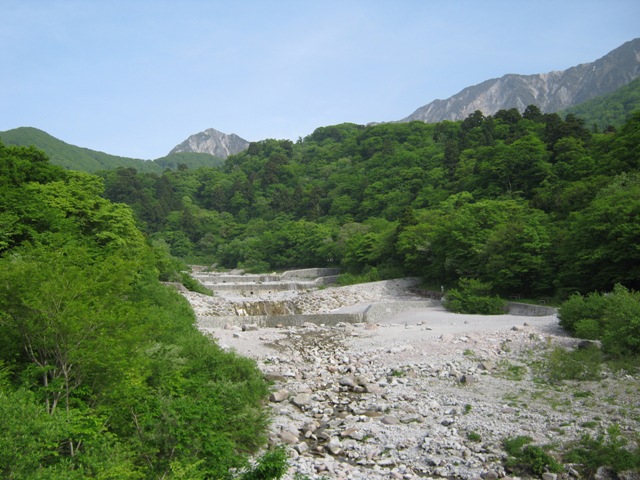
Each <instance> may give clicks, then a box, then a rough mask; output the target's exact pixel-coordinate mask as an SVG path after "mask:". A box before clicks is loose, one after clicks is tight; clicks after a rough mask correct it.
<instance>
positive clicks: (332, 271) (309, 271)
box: [280, 268, 340, 280]
mask: <svg viewBox="0 0 640 480" xmlns="http://www.w3.org/2000/svg"><path fill="white" fill-rule="evenodd" d="M339 273H340V269H339V268H303V269H300V270H289V271H286V272H284V273H282V274H281V275H280V276H281V277H282V279H283V280H284V279H285V278H317V277H333V276H336V275H338V274H339Z"/></svg>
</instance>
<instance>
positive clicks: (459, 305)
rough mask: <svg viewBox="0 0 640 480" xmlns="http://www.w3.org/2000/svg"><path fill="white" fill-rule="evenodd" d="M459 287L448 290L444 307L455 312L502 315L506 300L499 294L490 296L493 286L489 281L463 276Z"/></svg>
mask: <svg viewBox="0 0 640 480" xmlns="http://www.w3.org/2000/svg"><path fill="white" fill-rule="evenodd" d="M458 285H459V287H458V288H452V289H451V290H449V291H448V292H447V295H446V297H445V299H444V301H443V305H444V307H445V308H446V309H447V310H449V311H451V312H455V313H472V314H475V313H477V314H482V315H502V314H503V313H504V307H505V302H504V300H502V299H501V298H500V297H498V296H497V295H496V296H494V297H492V296H490V293H489V292H490V290H491V286H490V285H489V284H488V283H484V282H481V281H479V280H474V279H472V278H461V279H460V281H459V282H458Z"/></svg>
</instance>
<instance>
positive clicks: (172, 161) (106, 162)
mask: <svg viewBox="0 0 640 480" xmlns="http://www.w3.org/2000/svg"><path fill="white" fill-rule="evenodd" d="M0 140H1V141H2V142H3V143H4V144H5V145H18V146H24V147H28V146H35V147H37V148H39V149H40V150H43V151H44V152H45V153H46V154H47V156H48V157H49V160H50V161H51V163H53V164H54V165H59V166H61V167H63V168H65V169H68V170H78V171H81V172H88V173H94V172H97V171H100V170H111V169H114V168H118V167H123V168H135V169H136V170H138V171H141V172H148V173H157V174H161V173H162V172H163V171H164V170H165V169H167V168H170V169H177V168H178V167H179V166H180V165H184V166H186V167H189V168H198V167H205V166H215V165H220V164H222V162H223V160H222V159H221V158H217V157H214V156H212V155H209V154H206V153H194V152H183V153H172V154H170V155H167V156H165V157H161V158H158V159H156V160H141V159H138V158H128V157H119V156H116V155H109V154H107V153H103V152H98V151H95V150H91V149H88V148H82V147H76V146H75V145H70V144H68V143H65V142H63V141H62V140H58V139H57V138H55V137H53V136H51V135H49V134H48V133H46V132H43V131H42V130H38V129H37V128H32V127H20V128H14V129H12V130H7V131H5V132H0Z"/></svg>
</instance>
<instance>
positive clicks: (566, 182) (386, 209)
mask: <svg viewBox="0 0 640 480" xmlns="http://www.w3.org/2000/svg"><path fill="white" fill-rule="evenodd" d="M639 127H640V113H635V114H633V115H631V116H630V117H629V119H628V120H627V122H626V123H624V124H623V125H622V126H621V127H620V128H618V129H616V128H614V127H612V128H609V129H607V130H606V132H604V133H596V132H593V129H591V128H589V127H588V126H587V125H585V122H584V121H583V120H581V119H580V118H579V117H576V116H574V115H567V116H566V117H565V118H562V117H561V116H559V115H557V114H542V113H541V112H540V111H539V110H538V108H536V107H534V106H530V107H528V108H527V109H526V110H525V111H524V113H523V114H521V113H519V112H518V111H517V110H516V109H512V110H503V111H500V112H498V113H496V114H495V115H493V116H484V115H483V114H482V113H480V112H476V113H474V114H473V115H471V116H469V117H468V118H467V119H465V120H464V121H459V122H451V121H444V122H441V123H437V124H425V123H422V122H412V123H394V124H381V125H375V126H367V127H364V126H361V125H354V124H342V125H335V126H327V127H322V128H318V129H317V130H316V131H314V132H313V133H312V134H311V135H309V136H307V137H305V138H304V139H300V140H299V141H298V142H296V143H293V142H291V141H288V140H272V139H269V140H265V141H261V142H257V143H252V144H251V145H250V147H249V149H248V150H246V151H245V152H243V153H241V154H238V155H235V156H232V157H230V158H228V159H227V161H226V162H225V163H224V165H223V166H221V167H216V168H199V169H187V168H182V169H179V170H178V171H166V172H164V173H163V174H162V175H156V174H145V173H139V172H136V170H134V169H130V168H129V169H117V170H112V171H106V172H102V174H101V175H102V177H103V178H104V182H105V195H106V197H107V198H108V199H110V200H112V201H114V202H124V203H127V204H128V205H130V206H131V208H132V209H133V211H134V213H135V216H136V219H137V221H138V224H139V226H140V228H141V229H142V230H143V231H144V232H145V233H146V235H147V236H148V237H149V238H150V240H151V241H152V243H153V244H154V245H156V246H157V247H158V248H168V249H169V250H170V252H171V253H172V254H173V255H175V256H177V257H181V258H184V259H186V260H188V261H191V262H196V261H197V262H206V263H208V264H213V263H216V264H218V265H219V266H222V267H227V268H233V267H241V268H245V269H248V270H255V271H266V270H271V269H287V268H293V267H310V266H340V267H342V268H343V269H344V270H345V271H346V272H352V273H356V274H363V273H364V274H366V275H367V278H371V279H375V278H388V277H394V276H403V275H414V276H421V277H422V278H424V280H425V283H426V284H427V285H434V286H438V288H439V286H440V285H444V286H451V285H454V284H455V283H456V281H457V280H458V279H459V278H461V277H468V278H475V279H477V280H479V281H483V282H488V283H490V284H491V285H492V286H493V290H494V292H495V293H499V294H503V295H508V294H518V295H523V296H529V297H540V296H544V297H546V296H558V297H562V298H563V297H565V296H566V295H568V294H571V293H573V292H589V291H593V290H600V291H604V290H610V289H611V288H612V287H613V286H614V285H615V284H617V283H621V284H624V285H625V286H627V287H628V288H634V289H637V288H638V287H639V286H640V251H638V244H640V222H638V214H639V212H640V172H639V162H640V156H639V155H640V129H639Z"/></svg>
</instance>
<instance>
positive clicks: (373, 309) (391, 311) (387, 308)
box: [364, 300, 433, 323]
mask: <svg viewBox="0 0 640 480" xmlns="http://www.w3.org/2000/svg"><path fill="white" fill-rule="evenodd" d="M432 306H433V302H430V301H416V300H413V301H406V302H388V303H374V304H372V305H369V306H368V307H367V309H366V310H365V312H364V318H365V321H366V322H367V323H378V322H384V321H385V320H387V319H389V318H390V317H393V316H394V315H396V314H397V313H400V312H406V311H407V310H413V309H416V308H429V307H432Z"/></svg>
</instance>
